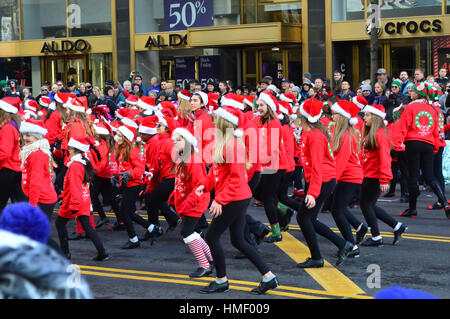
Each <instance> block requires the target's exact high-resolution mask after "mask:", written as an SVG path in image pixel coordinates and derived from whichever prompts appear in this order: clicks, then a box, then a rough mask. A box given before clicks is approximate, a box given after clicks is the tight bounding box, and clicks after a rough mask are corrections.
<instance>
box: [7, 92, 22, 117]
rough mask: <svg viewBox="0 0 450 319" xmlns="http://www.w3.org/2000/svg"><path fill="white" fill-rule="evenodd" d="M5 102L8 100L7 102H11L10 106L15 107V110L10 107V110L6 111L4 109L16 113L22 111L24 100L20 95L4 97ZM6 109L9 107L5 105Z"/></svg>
mask: <svg viewBox="0 0 450 319" xmlns="http://www.w3.org/2000/svg"><path fill="white" fill-rule="evenodd" d="M2 101H3V102H6V103H7V104H9V105H10V106H12V107H14V108H15V111H13V110H12V109H10V111H6V110H5V109H3V110H4V111H6V112H8V113H13V114H16V113H17V112H20V111H21V108H20V106H21V105H22V101H21V100H20V98H19V97H17V96H16V97H13V96H8V97H4V98H3V99H2ZM5 108H6V109H8V107H6V106H5Z"/></svg>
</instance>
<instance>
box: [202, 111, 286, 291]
mask: <svg viewBox="0 0 450 319" xmlns="http://www.w3.org/2000/svg"><path fill="white" fill-rule="evenodd" d="M214 114H215V115H216V120H215V127H216V128H217V132H216V144H215V146H214V149H213V157H212V162H213V166H212V167H211V169H210V171H209V173H208V176H207V177H206V178H205V179H204V180H203V181H202V182H201V183H200V186H198V187H197V189H196V193H197V195H198V196H201V195H202V194H203V193H204V192H210V191H211V190H212V189H214V191H215V199H214V201H213V203H212V204H211V206H210V213H211V215H212V216H213V220H212V222H211V225H210V228H209V230H208V233H207V234H206V242H207V243H208V245H209V247H210V249H211V253H212V256H213V260H214V265H215V267H216V280H214V281H213V282H211V283H210V285H208V286H207V287H204V288H202V289H201V290H200V292H202V293H214V292H224V291H226V290H228V278H227V274H226V269H225V268H226V266H225V256H224V253H223V250H222V246H221V244H220V236H221V235H222V234H223V232H224V231H225V230H226V229H227V228H229V229H230V236H231V243H232V245H233V246H234V247H236V248H237V249H238V250H239V251H241V252H242V253H243V254H244V255H246V256H247V258H248V259H249V260H250V261H251V262H252V263H253V264H254V265H255V266H256V267H257V268H258V270H259V272H260V273H261V274H262V276H263V279H262V281H261V283H260V285H259V286H258V287H257V288H255V289H253V290H252V292H253V293H257V294H263V293H265V292H266V291H267V290H269V289H274V288H276V287H278V285H279V284H278V279H277V277H276V276H275V275H274V274H273V273H272V272H271V271H270V269H269V267H268V266H267V265H266V263H265V262H264V261H263V260H262V258H261V256H260V255H259V253H258V251H257V250H255V249H254V248H253V247H252V246H251V245H249V244H248V243H247V242H246V241H245V239H244V225H245V212H246V209H247V207H248V205H249V201H250V199H251V197H252V193H251V191H250V188H249V186H248V180H247V175H246V170H247V169H248V168H249V167H248V166H249V165H251V164H250V163H249V162H248V160H247V158H246V150H245V144H244V142H243V140H242V138H238V136H241V137H242V136H243V132H242V131H241V129H240V123H242V122H243V119H244V115H243V113H241V111H239V110H236V109H234V108H231V107H226V106H225V107H222V108H219V109H218V110H216V111H215V112H214Z"/></svg>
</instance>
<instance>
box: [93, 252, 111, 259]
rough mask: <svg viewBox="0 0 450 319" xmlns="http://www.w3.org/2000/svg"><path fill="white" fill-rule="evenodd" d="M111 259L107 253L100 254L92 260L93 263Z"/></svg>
mask: <svg viewBox="0 0 450 319" xmlns="http://www.w3.org/2000/svg"><path fill="white" fill-rule="evenodd" d="M109 258H111V256H110V255H109V254H108V253H107V252H103V253H98V254H97V256H95V257H94V258H92V260H93V261H105V260H108V259H109Z"/></svg>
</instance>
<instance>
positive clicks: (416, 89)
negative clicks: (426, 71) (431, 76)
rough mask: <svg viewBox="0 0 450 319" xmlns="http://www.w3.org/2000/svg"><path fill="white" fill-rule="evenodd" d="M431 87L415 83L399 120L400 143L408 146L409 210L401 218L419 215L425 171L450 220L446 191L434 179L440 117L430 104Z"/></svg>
mask: <svg viewBox="0 0 450 319" xmlns="http://www.w3.org/2000/svg"><path fill="white" fill-rule="evenodd" d="M428 91H429V88H428V86H427V85H426V84H425V83H416V84H414V86H413V90H412V92H411V99H412V102H411V103H410V104H408V105H407V106H405V109H404V112H403V114H402V115H401V117H400V120H399V135H398V138H399V139H400V141H404V143H405V155H406V159H407V162H406V163H407V166H408V191H409V207H408V208H407V209H406V210H405V211H403V212H402V213H400V216H402V217H416V216H417V209H416V205H417V198H418V197H419V194H420V191H419V186H418V180H419V172H420V171H422V174H423V177H424V179H425V182H426V183H427V185H429V186H430V187H431V189H432V190H433V192H434V194H435V195H436V196H437V198H438V201H439V202H440V203H442V204H443V206H444V209H445V213H446V215H447V218H449V219H450V205H449V204H448V202H447V198H446V196H445V193H444V190H443V189H442V187H441V185H439V183H438V181H437V180H436V178H435V177H434V170H433V153H434V152H435V153H437V152H438V151H439V147H440V144H439V142H436V141H439V140H440V136H439V118H438V116H437V114H436V111H435V109H434V108H433V107H432V106H431V105H429V104H428Z"/></svg>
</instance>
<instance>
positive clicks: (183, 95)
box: [178, 90, 192, 101]
mask: <svg viewBox="0 0 450 319" xmlns="http://www.w3.org/2000/svg"><path fill="white" fill-rule="evenodd" d="M191 97H192V93H191V92H190V91H189V90H182V91H180V92H178V98H179V99H182V100H186V101H190V100H191Z"/></svg>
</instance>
